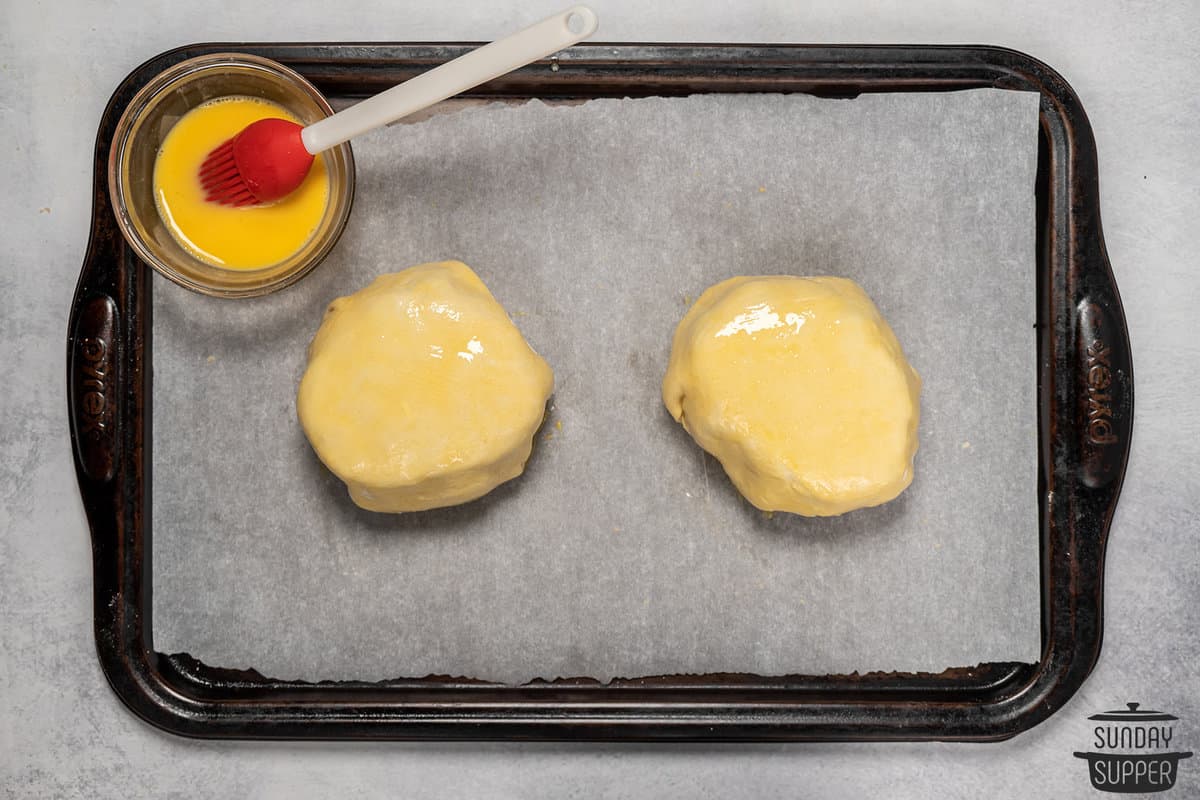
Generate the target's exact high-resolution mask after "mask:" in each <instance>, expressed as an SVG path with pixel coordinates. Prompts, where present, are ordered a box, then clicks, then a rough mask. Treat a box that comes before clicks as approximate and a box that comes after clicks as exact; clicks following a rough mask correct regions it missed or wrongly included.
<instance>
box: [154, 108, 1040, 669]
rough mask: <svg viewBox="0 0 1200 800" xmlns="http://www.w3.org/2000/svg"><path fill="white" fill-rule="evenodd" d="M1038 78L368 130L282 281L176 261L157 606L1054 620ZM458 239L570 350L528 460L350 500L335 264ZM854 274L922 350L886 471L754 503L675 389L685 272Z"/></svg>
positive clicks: (464, 648)
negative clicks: (917, 408)
mask: <svg viewBox="0 0 1200 800" xmlns="http://www.w3.org/2000/svg"><path fill="white" fill-rule="evenodd" d="M1037 114H1038V96H1037V95H1036V94H1031V93H1018V92H1006V91H999V90H973V91H966V92H955V93H939V94H888V95H864V96H862V97H859V98H857V99H854V100H830V99H818V98H812V97H807V96H802V95H789V96H783V95H709V96H695V97H689V98H647V99H625V100H606V99H602V100H592V101H588V102H586V103H584V104H581V105H554V106H549V105H545V104H543V103H541V102H540V101H532V102H529V103H526V104H524V105H516V106H514V105H505V104H499V103H497V104H490V105H487V106H484V107H474V108H467V109H464V110H461V111H458V112H456V113H450V114H442V115H437V116H433V117H432V118H429V119H426V120H423V121H421V122H419V123H416V124H411V125H399V126H394V127H392V128H390V129H388V130H385V131H379V132H376V133H374V134H370V135H367V136H365V137H363V138H362V139H360V140H356V141H355V143H354V151H355V157H356V161H357V165H358V175H359V181H358V191H357V195H356V199H355V206H354V213H353V216H352V218H351V221H350V223H349V225H348V227H347V229H346V232H345V234H344V236H343V237H342V240H341V241H340V243H339V244H338V246H337V248H336V249H335V251H334V253H333V254H332V255H331V256H330V258H329V259H328V260H327V261H326V262H325V263H324V264H323V265H322V266H320V267H319V268H318V269H317V270H316V271H315V272H314V273H313V274H311V275H310V276H308V277H307V278H305V279H304V280H303V281H302V282H301V283H299V284H298V285H296V286H295V287H292V288H290V289H287V290H285V291H283V292H282V293H279V294H277V295H274V296H269V297H266V298H259V299H254V300H238V301H222V300H215V299H211V298H206V297H202V296H199V295H196V294H193V293H191V292H188V291H186V290H184V289H180V288H178V287H176V286H174V285H172V284H170V283H168V282H167V281H165V280H161V279H159V278H158V277H157V276H156V277H155V283H154V293H155V294H154V355H153V368H154V373H153V392H154V405H153V414H154V433H153V470H154V472H153V475H154V484H153V493H152V496H153V501H152V502H153V509H152V510H153V543H152V546H153V570H154V574H153V580H154V594H153V605H154V607H153V637H154V645H155V647H156V649H159V650H162V651H164V652H188V653H191V654H192V655H193V656H195V657H197V658H199V659H201V660H202V661H204V662H206V663H208V664H210V665H213V666H222V667H253V668H255V669H258V670H259V671H261V672H263V673H264V674H267V675H270V676H273V677H277V678H305V679H326V678H334V679H336V678H358V679H368V680H375V679H384V678H395V677H399V676H421V675H425V674H430V673H436V674H452V675H467V676H474V677H478V678H485V679H491V680H497V681H504V682H513V683H517V682H523V681H526V680H530V679H533V678H536V677H542V678H547V679H552V678H554V677H558V676H580V675H587V676H591V677H595V678H598V679H601V680H606V679H609V678H611V677H614V676H625V677H632V676H638V675H652V674H664V673H680V672H688V673H703V672H718V671H738V672H752V673H757V674H764V675H771V674H785V673H806V674H824V673H829V672H851V671H854V670H858V671H868V670H918V671H934V672H936V671H941V670H942V669H944V668H946V667H950V666H962V665H970V664H975V663H978V662H983V661H1013V660H1015V661H1029V662H1034V661H1036V660H1037V658H1038V653H1039V651H1040V646H1041V643H1040V600H1039V555H1038V518H1037V502H1036V491H1037V455H1036V385H1035V377H1036V359H1035V341H1034V327H1033V326H1034V321H1035V296H1034V293H1035V289H1034V279H1033V276H1034V263H1035V262H1034V194H1033V192H1034V175H1035V168H1036V153H1037V145H1036V142H1037V139H1036V137H1037ZM446 258H458V259H462V260H463V261H465V262H467V263H468V264H470V265H471V266H472V267H473V268H474V269H475V270H476V271H477V272H478V273H479V275H480V276H481V277H482V278H483V280H484V281H485V282H486V283H487V284H488V285H489V287H490V288H491V289H492V291H493V293H494V294H495V295H496V297H497V298H498V299H499V300H500V301H501V303H503V304H504V305H505V307H506V308H507V309H508V310H509V312H510V314H511V315H512V316H513V318H514V321H515V322H516V323H517V325H518V326H519V327H520V328H521V330H522V331H523V332H524V334H525V336H526V338H527V339H528V340H529V341H530V343H531V344H532V345H533V346H534V347H535V348H536V349H537V350H538V351H539V352H540V353H541V354H542V355H543V356H545V358H546V359H547V361H548V362H549V363H550V364H551V366H552V367H554V369H555V383H556V389H555V394H554V396H553V398H552V401H551V405H550V410H549V414H548V420H547V423H546V424H545V426H544V427H543V428H542V430H541V432H539V434H538V439H537V445H536V447H535V449H534V453H533V456H532V458H531V460H530V463H529V465H528V468H527V470H526V473H525V475H523V476H522V477H521V478H518V479H517V480H514V481H512V482H510V483H508V484H505V485H503V486H502V487H500V488H499V489H497V490H496V491H494V492H492V493H491V494H490V495H488V496H487V497H485V498H483V499H481V500H478V501H476V502H473V503H470V504H467V505H465V506H461V507H457V508H452V509H446V510H440V511H431V512H425V513H419V514H409V515H402V516H393V515H379V514H372V513H370V512H366V511H362V510H360V509H358V508H357V507H355V506H354V505H353V504H352V503H351V502H350V501H349V499H348V498H347V496H346V494H345V491H344V488H343V487H342V485H341V484H340V482H338V481H337V479H336V478H334V477H332V476H331V475H330V474H329V473H328V472H327V471H326V470H325V469H324V468H323V467H322V466H321V464H320V463H319V462H318V461H317V459H316V457H315V456H314V455H313V453H312V452H311V450H310V448H309V446H308V444H307V442H306V441H305V439H304V436H303V433H302V432H301V429H300V426H299V424H298V422H297V420H296V414H295V389H296V385H297V382H298V380H299V378H300V375H301V374H302V372H303V368H304V357H305V348H306V347H307V344H308V341H309V339H310V338H311V337H312V335H313V333H314V332H315V331H316V329H317V326H318V325H319V323H320V319H321V315H322V312H323V310H324V308H325V306H326V305H327V304H328V302H329V301H330V300H331V299H333V298H334V297H336V296H338V295H341V294H347V293H350V292H352V291H354V290H357V289H358V288H361V287H362V286H364V285H366V284H367V283H369V282H370V281H371V280H372V279H373V278H374V277H375V276H376V275H378V274H380V273H383V272H389V271H396V270H399V269H402V268H404V267H407V266H411V265H413V264H417V263H421V262H425V261H433V260H440V259H446ZM739 274H831V275H843V276H846V277H850V278H853V279H854V280H856V281H858V282H859V283H860V284H861V285H862V286H863V287H864V288H865V289H866V290H867V292H868V294H870V295H871V297H872V298H873V299H874V300H875V301H876V303H877V305H878V306H879V308H880V309H881V311H882V312H883V314H884V316H885V317H886V318H887V319H888V320H889V321H890V323H891V325H892V327H893V329H894V330H895V332H896V334H897V336H898V338H899V340H900V342H901V343H902V345H903V347H904V349H905V352H906V353H907V355H908V357H909V359H910V361H911V362H912V363H913V365H914V366H915V367H916V369H917V370H918V372H919V373H920V374H921V376H922V378H923V380H924V390H923V393H922V398H921V400H922V419H921V428H920V436H921V448H920V452H919V453H918V456H917V462H916V477H915V480H914V482H913V484H912V486H911V487H910V488H909V489H908V490H907V491H906V492H905V493H904V494H902V495H901V496H900V497H899V498H898V499H897V500H895V501H893V502H891V503H889V504H887V505H885V506H882V507H879V508H875V509H867V510H862V511H857V512H853V513H851V514H847V515H844V516H842V517H838V518H832V519H806V518H802V517H797V516H793V515H789V514H775V515H773V516H772V515H767V514H764V513H762V512H760V511H758V510H756V509H755V508H753V507H752V506H750V505H749V504H748V503H746V502H745V501H744V500H742V499H741V497H740V496H739V495H738V494H737V492H736V490H734V489H733V487H732V486H731V484H730V483H729V481H728V479H727V478H726V477H725V475H724V473H723V471H722V470H721V467H720V465H719V464H718V463H717V462H716V461H715V460H714V459H712V458H711V457H709V456H707V455H705V454H703V453H702V451H700V450H699V448H697V447H696V446H695V445H694V444H693V443H692V441H691V440H690V438H689V437H688V436H687V434H686V433H685V432H684V431H683V430H682V428H681V427H680V426H678V425H677V424H675V423H674V422H673V421H672V420H671V418H670V416H669V415H668V414H667V412H666V411H665V409H664V408H663V406H662V403H661V400H660V396H659V387H660V382H661V380H662V376H663V372H664V370H665V368H666V364H667V358H668V355H669V348H670V342H671V336H672V333H673V331H674V328H675V325H676V324H677V322H678V321H679V319H680V318H681V317H682V315H683V313H684V311H685V310H686V308H687V306H688V304H689V303H690V302H692V301H694V299H695V298H696V297H697V296H698V295H699V294H700V293H701V292H702V291H703V290H704V289H705V288H706V287H708V286H709V285H711V284H713V283H715V282H717V281H719V280H722V279H724V278H727V277H730V276H733V275H739Z"/></svg>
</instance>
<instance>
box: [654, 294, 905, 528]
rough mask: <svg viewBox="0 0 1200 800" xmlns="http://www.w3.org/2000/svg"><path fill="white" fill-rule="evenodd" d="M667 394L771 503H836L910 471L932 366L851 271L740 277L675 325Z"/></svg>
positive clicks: (813, 509)
mask: <svg viewBox="0 0 1200 800" xmlns="http://www.w3.org/2000/svg"><path fill="white" fill-rule="evenodd" d="M662 391H663V402H664V403H665V404H666V406H667V410H668V411H670V412H671V416H673V417H674V418H675V419H676V420H677V421H678V422H681V423H683V427H684V428H685V429H686V430H687V432H688V433H690V434H691V435H692V438H693V439H695V440H696V442H697V444H699V445H700V446H701V447H703V448H704V449H705V450H707V451H708V452H710V453H712V454H713V455H714V456H715V457H716V458H717V460H719V461H720V462H721V465H722V466H723V467H724V468H725V472H726V473H728V474H729V477H730V479H731V480H732V481H733V483H734V485H735V486H736V487H737V488H738V491H740V492H741V493H742V495H743V496H745V498H746V499H747V500H749V501H750V502H751V503H753V504H754V505H755V506H757V507H758V508H760V509H763V510H764V511H790V512H792V513H795V514H803V515H805V516H833V515H836V514H843V513H845V512H847V511H852V510H854V509H856V508H865V507H867V506H875V505H879V504H880V503H886V502H887V501H889V500H891V499H893V498H895V497H896V496H897V495H899V494H900V493H901V492H902V491H904V489H905V488H906V487H907V486H908V485H909V483H911V482H912V462H913V456H914V455H915V454H916V452H917V423H918V420H919V416H920V403H919V398H920V392H921V379H920V378H919V377H918V376H917V373H916V372H915V371H914V370H913V368H912V367H911V366H909V364H908V362H907V361H906V360H905V358H904V353H903V351H902V350H901V349H900V344H899V342H897V341H896V337H895V335H894V334H893V333H892V331H891V329H890V328H889V327H888V325H887V322H885V321H884V319H883V318H882V317H881V316H880V315H879V311H878V310H877V309H876V308H875V305H874V304H873V303H872V302H871V299H870V298H869V297H867V295H866V293H865V292H864V291H863V290H862V289H861V288H860V287H859V286H858V284H856V283H854V282H853V281H851V280H847V279H845V278H832V277H817V278H799V277H790V276H785V277H738V278H731V279H729V280H727V281H723V282H721V283H719V284H717V285H715V286H712V287H710V288H709V289H708V290H707V291H706V292H705V293H704V294H703V295H701V296H700V299H699V300H697V301H696V304H695V305H694V306H693V307H692V308H691V309H690V310H689V311H688V313H687V315H686V316H684V318H683V321H682V322H680V323H679V327H678V329H677V330H676V331H675V340H674V344H673V346H672V349H671V360H670V364H669V366H668V368H667V374H666V377H665V378H664V380H663V389H662Z"/></svg>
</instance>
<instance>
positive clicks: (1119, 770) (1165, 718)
mask: <svg viewBox="0 0 1200 800" xmlns="http://www.w3.org/2000/svg"><path fill="white" fill-rule="evenodd" d="M1126 705H1127V706H1128V708H1127V709H1122V710H1118V711H1105V712H1103V713H1101V714H1093V715H1092V716H1090V717H1088V719H1090V720H1093V721H1094V722H1096V726H1095V727H1094V728H1092V735H1093V738H1092V746H1093V747H1094V748H1095V750H1094V751H1093V752H1090V753H1080V752H1078V751H1077V752H1076V753H1075V757H1076V758H1083V759H1087V762H1088V773H1089V775H1090V776H1091V779H1092V786H1094V787H1095V788H1097V789H1099V790H1100V791H1102V792H1121V793H1124V794H1132V793H1142V792H1164V791H1166V790H1167V789H1170V788H1171V787H1173V786H1174V785H1175V780H1176V778H1177V777H1178V769H1179V762H1180V761H1181V760H1183V759H1185V758H1191V756H1192V754H1191V752H1177V751H1176V752H1172V751H1171V740H1172V739H1173V738H1174V736H1175V728H1174V725H1172V723H1174V722H1176V721H1178V719H1179V718H1178V717H1175V716H1172V715H1170V714H1164V713H1162V712H1161V711H1144V710H1141V709H1139V707H1138V706H1139V704H1138V703H1126Z"/></svg>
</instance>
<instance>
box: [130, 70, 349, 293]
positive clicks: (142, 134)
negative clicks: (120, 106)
mask: <svg viewBox="0 0 1200 800" xmlns="http://www.w3.org/2000/svg"><path fill="white" fill-rule="evenodd" d="M229 95H247V96H250V97H259V98H262V99H265V100H269V101H273V102H275V103H278V104H279V105H281V106H283V107H284V108H286V109H287V110H288V111H290V112H291V113H292V114H294V115H295V116H296V118H297V119H299V120H300V122H301V123H302V124H305V125H309V124H312V123H313V122H316V121H318V120H320V119H323V118H324V117H327V116H329V115H330V114H332V113H333V109H332V108H330V106H329V103H328V102H327V101H326V100H325V98H324V97H323V96H322V95H321V93H320V92H318V91H317V89H316V88H315V87H314V86H313V85H312V84H311V83H309V82H308V81H306V80H305V79H304V78H303V77H301V76H300V75H299V74H297V73H296V72H294V71H293V70H290V69H288V68H287V67H285V66H283V65H282V64H278V63H276V62H274V61H271V60H269V59H266V58H259V57H258V56H252V55H247V54H242V53H214V54H211V55H206V56H200V57H198V58H192V59H188V60H186V61H182V62H180V63H178V64H176V65H175V66H173V67H171V68H170V69H168V70H166V71H165V72H163V73H161V74H160V75H158V76H156V77H155V78H154V79H153V80H151V81H150V82H149V83H148V84H146V86H145V87H143V88H142V90H141V91H139V92H138V93H137V94H136V95H135V96H134V98H133V99H132V100H131V101H130V102H129V106H128V107H127V108H126V109H125V113H124V114H123V115H122V116H121V119H120V121H119V122H118V123H117V128H116V132H115V133H114V135H113V143H112V148H111V150H110V151H109V156H108V191H109V196H110V197H111V198H112V204H113V210H114V211H115V213H116V217H117V224H118V226H119V227H120V229H121V233H122V234H123V235H124V236H125V240H126V241H127V242H129V245H130V246H131V247H132V248H133V249H134V251H136V252H137V254H138V255H139V256H140V257H141V258H142V260H144V261H145V262H146V263H147V264H149V265H150V266H151V267H153V268H154V269H155V270H156V271H158V273H159V274H161V275H163V276H164V277H166V278H169V279H170V280H172V281H174V282H175V283H178V284H180V285H181V286H186V287H187V288H189V289H192V290H194V291H197V292H202V293H204V294H209V295H215V296H219V297H252V296H256V295H262V294H267V293H268V292H273V291H276V290H278V289H282V288H283V287H285V286H288V285H290V284H292V283H295V282H296V281H298V280H299V279H300V278H302V277H303V276H304V275H306V274H307V273H308V272H309V271H310V270H311V269H312V268H313V267H315V266H316V265H317V264H319V263H320V262H321V260H322V259H323V258H325V256H326V255H327V254H328V253H329V251H330V250H331V249H332V248H333V245H334V244H335V243H336V242H337V240H338V237H339V236H341V234H342V229H343V228H344V227H345V225H346V220H347V218H348V217H349V216H350V205H351V203H352V201H353V199H354V156H353V154H352V153H351V151H350V145H349V144H341V145H338V146H337V147H334V148H331V149H329V150H326V151H325V152H324V154H323V155H324V157H325V165H326V169H327V171H328V174H329V200H328V202H327V203H326V205H325V213H324V215H323V216H322V217H321V221H320V222H319V223H318V225H317V228H316V230H315V231H314V232H313V234H312V236H311V237H310V238H309V239H308V241H307V242H306V243H305V244H304V245H303V246H302V247H300V249H299V250H297V251H296V252H294V253H292V255H290V256H289V257H288V258H286V259H284V260H283V261H280V262H278V263H276V264H273V265H271V266H268V267H263V268H261V269H254V270H237V269H225V268H222V267H217V266H213V265H211V264H208V263H206V262H204V261H201V260H200V259H198V258H196V257H195V256H193V255H192V254H191V253H189V252H188V251H187V250H185V249H184V248H183V247H182V246H180V245H179V243H178V242H176V241H175V239H174V237H173V236H172V235H171V232H170V231H169V230H168V228H167V226H166V225H164V224H163V221H162V219H161V218H160V216H159V213H158V207H157V206H156V204H155V202H154V162H155V158H156V157H157V155H158V151H159V148H160V147H161V146H162V142H163V139H164V138H166V135H167V133H168V131H170V130H171V128H172V127H173V126H174V125H175V123H176V122H178V121H179V119H180V118H181V117H182V116H183V115H184V114H186V113H187V112H188V111H191V110H192V109H193V108H195V107H196V106H198V105H200V104H201V103H204V102H206V101H208V100H212V99H215V98H218V97H226V96H229Z"/></svg>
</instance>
